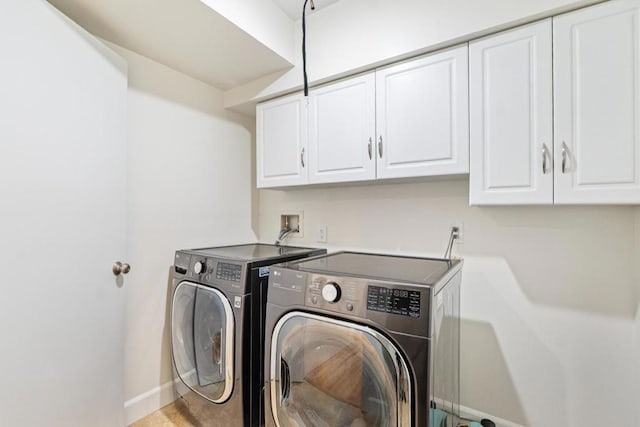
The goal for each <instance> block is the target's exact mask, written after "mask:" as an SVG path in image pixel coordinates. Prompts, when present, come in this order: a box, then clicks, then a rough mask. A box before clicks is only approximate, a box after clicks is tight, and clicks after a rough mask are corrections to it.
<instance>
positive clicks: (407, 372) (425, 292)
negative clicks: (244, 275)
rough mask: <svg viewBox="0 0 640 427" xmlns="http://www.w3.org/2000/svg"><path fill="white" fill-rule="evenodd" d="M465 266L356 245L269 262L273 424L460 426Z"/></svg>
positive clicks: (268, 366)
mask: <svg viewBox="0 0 640 427" xmlns="http://www.w3.org/2000/svg"><path fill="white" fill-rule="evenodd" d="M461 268H462V261H460V260H442V259H428V258H416V257H402V256H389V255H377V254H364V253H355V252H340V253H335V254H331V255H326V256H321V257H316V258H313V259H310V260H300V261H294V262H290V263H287V264H284V265H279V266H274V267H272V269H271V273H270V277H269V294H268V297H267V305H266V320H265V378H264V381H265V404H266V410H265V420H266V426H268V427H276V426H277V427H294V426H295V427H310V426H314V427H339V426H340V427H342V426H344V427H365V426H376V427H409V426H417V427H426V426H429V427H442V426H447V427H450V426H456V425H457V422H458V421H459V419H458V417H459V339H460V323H459V305H460V282H461Z"/></svg>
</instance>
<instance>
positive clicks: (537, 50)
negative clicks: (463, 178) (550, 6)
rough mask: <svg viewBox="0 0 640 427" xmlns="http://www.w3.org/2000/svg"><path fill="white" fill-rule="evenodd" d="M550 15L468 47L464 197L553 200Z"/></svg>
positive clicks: (487, 201)
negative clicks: (466, 180) (467, 164)
mask: <svg viewBox="0 0 640 427" xmlns="http://www.w3.org/2000/svg"><path fill="white" fill-rule="evenodd" d="M551 58H552V52H551V20H550V19H547V20H544V21H541V22H538V23H536V24H533V25H528V26H525V27H522V28H518V29H515V30H511V31H506V32H504V33H500V34H497V35H495V36H491V37H488V38H485V39H482V40H479V41H476V42H472V43H470V44H469V95H470V105H469V108H470V111H469V114H470V174H469V202H470V204H472V205H483V204H484V205H488V204H527V203H535V204H551V203H553V170H552V164H551V163H552V156H553V148H552V147H553V144H552V143H553V124H552V119H553V109H552V108H553V105H552V102H553V101H552V92H553V86H552V81H551V79H552V64H551Z"/></svg>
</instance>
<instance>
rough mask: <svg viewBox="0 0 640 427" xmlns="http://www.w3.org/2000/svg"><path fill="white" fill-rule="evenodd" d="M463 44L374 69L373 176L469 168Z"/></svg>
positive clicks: (424, 174) (392, 176)
mask: <svg viewBox="0 0 640 427" xmlns="http://www.w3.org/2000/svg"><path fill="white" fill-rule="evenodd" d="M467 59H468V58H467V45H466V44H465V45H463V46H459V47H456V48H453V49H449V50H446V51H443V52H438V53H435V54H432V55H428V56H425V57H422V58H420V59H416V60H411V61H407V62H403V63H401V64H398V65H394V66H391V67H388V68H383V69H379V70H377V71H376V106H377V108H376V114H377V116H376V127H377V140H376V143H377V144H376V145H377V154H378V174H377V176H378V178H399V177H413V176H427V175H447V174H460V173H468V172H469V114H468V110H469V109H468V60H467Z"/></svg>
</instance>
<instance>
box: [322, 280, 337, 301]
mask: <svg viewBox="0 0 640 427" xmlns="http://www.w3.org/2000/svg"><path fill="white" fill-rule="evenodd" d="M322 298H324V300H325V301H326V302H338V300H339V299H340V286H338V284H337V283H336V282H328V283H327V284H325V285H324V286H323V287H322Z"/></svg>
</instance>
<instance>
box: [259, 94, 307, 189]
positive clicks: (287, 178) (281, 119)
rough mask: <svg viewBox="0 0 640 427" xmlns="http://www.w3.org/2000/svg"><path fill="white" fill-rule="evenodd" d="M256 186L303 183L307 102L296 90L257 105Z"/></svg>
mask: <svg viewBox="0 0 640 427" xmlns="http://www.w3.org/2000/svg"><path fill="white" fill-rule="evenodd" d="M256 120H257V125H256V126H257V129H256V131H257V142H256V145H257V159H256V160H257V169H258V173H257V180H258V188H264V187H280V186H287V185H299V184H306V182H307V169H306V168H305V166H306V161H307V160H306V154H307V153H305V150H306V147H307V138H308V135H307V106H306V100H305V99H304V96H303V95H301V94H296V95H292V96H286V97H284V98H279V99H276V100H274V101H269V102H265V103H262V104H259V105H258V106H257V107H256Z"/></svg>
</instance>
